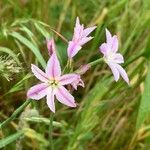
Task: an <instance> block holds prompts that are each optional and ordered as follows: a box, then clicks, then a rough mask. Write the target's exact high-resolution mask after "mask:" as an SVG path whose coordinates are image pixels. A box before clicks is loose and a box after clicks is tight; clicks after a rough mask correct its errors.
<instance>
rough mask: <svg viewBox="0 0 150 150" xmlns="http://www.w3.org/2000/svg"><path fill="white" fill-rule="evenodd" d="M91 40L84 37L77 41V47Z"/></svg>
mask: <svg viewBox="0 0 150 150" xmlns="http://www.w3.org/2000/svg"><path fill="white" fill-rule="evenodd" d="M92 39H93V37H91V36H90V37H84V38H82V39H81V40H80V41H79V43H78V44H79V45H81V46H82V45H84V44H85V43H87V42H89V41H90V40H92Z"/></svg>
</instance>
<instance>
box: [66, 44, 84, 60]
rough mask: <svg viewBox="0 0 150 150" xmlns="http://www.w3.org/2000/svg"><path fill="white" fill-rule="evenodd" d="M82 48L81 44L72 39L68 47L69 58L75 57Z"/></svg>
mask: <svg viewBox="0 0 150 150" xmlns="http://www.w3.org/2000/svg"><path fill="white" fill-rule="evenodd" d="M80 49H81V46H80V45H77V44H76V43H74V42H72V41H70V42H69V45H68V49H67V53H68V57H69V58H72V57H74V56H75V55H76V54H77V53H78V51H79V50H80Z"/></svg>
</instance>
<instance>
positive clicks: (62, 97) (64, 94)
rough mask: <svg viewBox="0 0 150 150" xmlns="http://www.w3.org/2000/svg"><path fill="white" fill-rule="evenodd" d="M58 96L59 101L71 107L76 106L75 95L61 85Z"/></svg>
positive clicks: (57, 92)
mask: <svg viewBox="0 0 150 150" xmlns="http://www.w3.org/2000/svg"><path fill="white" fill-rule="evenodd" d="M56 98H57V99H58V101H59V102H61V103H62V104H64V105H67V106H69V107H76V104H75V101H74V97H73V96H72V95H71V94H70V93H69V92H68V90H67V89H66V88H65V87H63V86H60V87H59V88H58V89H57V91H56Z"/></svg>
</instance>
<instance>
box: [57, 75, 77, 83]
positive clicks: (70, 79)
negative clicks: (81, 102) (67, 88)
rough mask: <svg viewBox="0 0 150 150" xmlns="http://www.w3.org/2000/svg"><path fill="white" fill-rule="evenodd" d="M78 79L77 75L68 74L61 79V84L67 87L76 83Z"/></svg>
mask: <svg viewBox="0 0 150 150" xmlns="http://www.w3.org/2000/svg"><path fill="white" fill-rule="evenodd" d="M77 78H78V75H77V74H66V75H63V76H61V77H60V78H59V82H60V84H61V85H67V84H70V83H72V82H74V81H75V80H76V79H77Z"/></svg>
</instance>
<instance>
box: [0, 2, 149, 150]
mask: <svg viewBox="0 0 150 150" xmlns="http://www.w3.org/2000/svg"><path fill="white" fill-rule="evenodd" d="M77 16H79V18H80V20H81V22H82V23H84V24H85V25H86V26H92V25H95V24H96V25H97V29H96V30H95V32H93V36H94V37H95V38H94V39H93V40H92V41H90V42H89V43H88V44H87V46H84V47H83V49H82V51H80V52H79V53H78V55H77V56H76V58H75V60H74V66H75V68H78V67H79V66H80V65H81V64H85V63H87V62H90V61H92V60H95V59H97V58H99V57H101V54H100V53H99V50H98V47H99V45H100V44H101V43H102V42H104V41H105V28H106V27H107V28H108V29H109V30H110V31H111V32H112V33H113V34H117V35H118V37H119V41H120V43H119V47H120V48H119V51H120V52H121V53H122V54H123V55H124V57H125V62H126V63H125V64H124V67H125V69H126V70H127V73H128V75H129V78H130V86H127V85H126V84H125V83H124V82H123V80H119V82H117V83H115V82H114V80H113V77H112V75H111V72H110V70H109V68H108V67H107V66H106V65H105V64H100V65H98V66H96V67H95V68H92V69H91V70H89V71H88V72H87V73H86V74H85V75H83V76H82V78H83V80H84V82H85V85H86V86H85V88H84V89H83V88H79V91H78V92H76V91H74V92H73V95H74V96H75V98H76V101H77V102H78V107H77V108H76V109H69V108H67V107H65V106H63V105H59V103H57V102H56V108H57V112H56V114H55V117H54V120H55V121H56V122H54V130H53V137H54V147H55V149H56V150H57V149H58V150H59V149H64V150H66V149H68V150H77V149H78V150H88V149H92V150H99V149H101V150H148V149H150V130H149V129H150V120H149V116H150V114H149V110H150V108H149V107H147V106H149V103H150V96H149V86H148V85H149V82H150V81H149V80H150V79H149V74H147V72H148V70H149V69H148V64H149V63H148V62H149V61H150V60H149V54H150V53H149V52H150V42H149V37H150V1H149V0H72V1H71V0H1V1H0V55H1V56H0V58H1V59H0V68H4V67H6V68H7V69H8V70H7V71H6V75H3V74H4V73H5V72H4V71H3V70H2V69H0V72H2V73H1V80H0V122H2V121H4V120H5V119H6V118H8V117H9V116H10V115H11V114H12V113H13V112H14V110H16V109H17V108H18V107H19V106H20V105H21V104H23V102H24V100H25V99H26V91H27V89H28V88H29V87H30V86H31V85H33V84H35V82H37V81H36V80H35V79H34V78H32V75H30V72H31V69H30V65H31V63H34V64H37V65H38V66H39V67H40V68H42V67H45V64H46V61H47V60H48V58H49V56H48V53H47V48H46V38H50V37H51V36H54V38H55V41H56V45H57V50H58V55H59V58H60V61H61V65H62V67H64V65H65V63H66V59H67V56H66V49H67V44H66V43H65V42H64V40H63V39H62V38H61V37H59V35H58V34H56V33H55V32H53V30H55V31H56V32H58V33H60V34H62V35H63V36H64V37H65V38H66V39H68V40H70V39H71V37H72V34H73V27H74V23H75V19H76V17H77ZM7 59H9V60H7ZM9 61H11V65H10V66H11V67H8V66H9V65H6V64H9ZM12 70H13V71H12ZM8 76H9V77H10V79H11V80H10V81H7V80H6V79H5V78H8ZM146 76H147V78H146ZM4 77H5V78H4ZM145 78H146V81H145ZM144 81H145V82H144ZM146 93H147V94H146ZM145 114H146V115H145ZM49 115H50V110H49V109H48V108H47V106H46V105H45V101H38V102H32V104H31V105H29V106H28V107H26V109H25V110H24V111H23V112H22V113H21V114H20V115H19V116H16V118H15V119H14V120H13V121H11V123H10V124H8V125H7V127H6V128H2V129H1V130H0V137H1V140H0V147H4V149H5V150H11V149H12V150H13V149H16V150H20V149H40V150H41V149H49V143H48V142H49V138H48V132H49V130H48V125H47V124H48V120H47V118H49ZM38 118H39V119H38ZM41 121H42V123H41ZM136 127H137V128H136ZM16 139H17V141H16Z"/></svg>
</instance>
